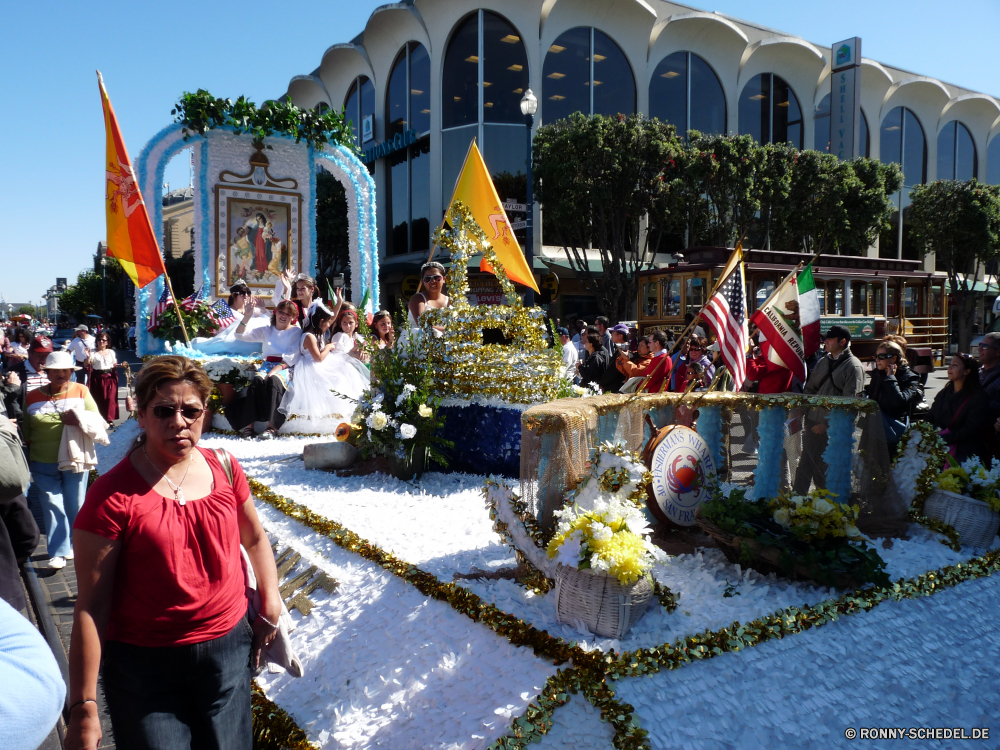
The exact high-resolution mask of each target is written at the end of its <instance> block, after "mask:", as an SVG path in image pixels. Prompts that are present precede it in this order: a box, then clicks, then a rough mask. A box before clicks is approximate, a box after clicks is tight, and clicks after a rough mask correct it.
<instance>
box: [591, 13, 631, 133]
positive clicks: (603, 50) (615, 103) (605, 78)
mask: <svg viewBox="0 0 1000 750" xmlns="http://www.w3.org/2000/svg"><path fill="white" fill-rule="evenodd" d="M593 81H594V82H593V88H594V114H595V115H617V114H626V115H634V114H635V97H636V93H635V76H633V75H632V66H631V65H629V64H628V59H627V58H626V57H625V53H624V52H622V50H621V47H619V46H618V45H617V44H615V42H614V40H613V39H612V38H611V37H609V36H608V35H607V34H605V33H604V32H602V31H598V30H597V29H594V79H593Z"/></svg>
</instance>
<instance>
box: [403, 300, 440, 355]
mask: <svg viewBox="0 0 1000 750" xmlns="http://www.w3.org/2000/svg"><path fill="white" fill-rule="evenodd" d="M417 293H418V294H419V295H420V296H421V297H423V298H424V302H425V303H426V302H427V296H426V295H425V294H424V293H423V292H417ZM438 309H443V308H437V307H424V312H427V311H428V310H438ZM406 317H407V322H408V324H409V328H404V329H403V330H402V332H401V333H400V334H399V342H398V343H399V344H400V345H401V348H406V347H407V346H408V345H409V341H410V337H413V341H414V343H415V345H416V346H420V338H421V336H423V334H424V329H423V328H421V327H420V323H419V322H418V321H417V319H416V318H414V317H413V310H411V309H410V306H409V305H407V306H406ZM431 335H432V336H433V337H434V338H441V336H443V335H444V334H443V333H441V331H439V330H438V329H436V328H431Z"/></svg>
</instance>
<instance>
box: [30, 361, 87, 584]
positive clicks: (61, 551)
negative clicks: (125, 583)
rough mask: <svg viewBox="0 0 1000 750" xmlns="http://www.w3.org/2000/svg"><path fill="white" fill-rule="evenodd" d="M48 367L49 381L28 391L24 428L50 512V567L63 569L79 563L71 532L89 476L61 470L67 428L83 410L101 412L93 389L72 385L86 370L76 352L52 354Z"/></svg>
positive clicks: (47, 516) (44, 507)
mask: <svg viewBox="0 0 1000 750" xmlns="http://www.w3.org/2000/svg"><path fill="white" fill-rule="evenodd" d="M42 367H43V368H44V370H45V374H46V375H47V376H48V379H49V382H48V384H47V385H43V386H41V387H40V388H36V389H35V390H33V391H29V392H28V393H27V395H26V397H25V404H24V419H23V420H22V425H21V429H22V432H23V434H24V441H25V442H26V443H27V444H28V459H29V465H30V468H31V477H32V481H33V482H34V483H35V485H36V486H37V487H38V491H39V495H40V499H41V503H42V511H43V512H44V514H45V536H46V538H47V543H48V548H49V556H50V560H49V567H51V568H57V569H58V568H64V567H66V560H67V559H69V560H72V559H73V549H72V547H71V539H70V529H71V528H72V526H73V521H74V519H75V518H76V514H77V512H78V511H79V510H80V507H81V506H82V505H83V498H84V494H85V493H86V491H87V474H88V472H85V471H81V472H74V471H60V470H59V445H60V443H61V442H62V433H63V426H64V425H75V426H79V425H80V417H79V415H78V414H77V411H79V410H86V411H92V412H95V413H99V412H98V409H97V404H96V403H95V402H94V398H93V396H91V395H90V391H89V390H87V386H85V385H83V384H81V383H74V382H72V378H73V373H74V372H75V371H77V370H79V369H80V368H79V367H78V366H77V365H76V362H75V360H74V357H73V355H72V354H70V353H69V352H52V353H51V354H49V355H48V356H47V357H46V358H45V364H44V365H43V366H42Z"/></svg>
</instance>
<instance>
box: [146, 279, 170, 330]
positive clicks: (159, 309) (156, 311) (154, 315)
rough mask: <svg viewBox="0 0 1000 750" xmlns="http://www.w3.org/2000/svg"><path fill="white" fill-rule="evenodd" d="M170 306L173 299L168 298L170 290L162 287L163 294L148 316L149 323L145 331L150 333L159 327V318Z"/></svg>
mask: <svg viewBox="0 0 1000 750" xmlns="http://www.w3.org/2000/svg"><path fill="white" fill-rule="evenodd" d="M172 304H173V298H172V297H171V296H170V288H169V287H167V286H166V285H164V287H163V294H161V295H160V299H159V301H158V302H157V303H156V307H154V308H153V312H151V313H150V314H149V323H148V324H147V325H146V330H147V331H152V330H153V329H154V328H156V327H157V326H158V325H160V316H161V315H163V313H164V311H165V310H166V309H167V308H168V307H170V305H172Z"/></svg>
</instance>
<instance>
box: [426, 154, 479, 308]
mask: <svg viewBox="0 0 1000 750" xmlns="http://www.w3.org/2000/svg"><path fill="white" fill-rule="evenodd" d="M475 145H476V136H472V140H471V141H470V142H469V148H468V149H467V150H466V152H465V161H463V162H462V169H461V171H459V173H458V176H457V177H456V178H455V187H454V188H453V189H452V191H451V200H450V201H448V209H447V210H446V211H445V212H444V220H445V221H447V220H448V212H449V211H451V204H452V203H454V202H455V193H456V192H457V191H458V181H459V180H460V179H462V172H464V171H465V165H466V164H467V163H468V161H469V154H471V153H472V147H473V146H475ZM437 249H438V248H437V245H431V252H430V254H429V255H428V256H427V261H426V262H425V263H424V265H425V266H426V265H427V264H428V263H430V262H431V261H432V260H433V259H434V256H435V255H436V254H437ZM423 288H424V280H423V277H421V279H420V281H419V282H418V283H417V291H415V292H414V293H413V294H414V295H417V294H420V290H421V289H423Z"/></svg>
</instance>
